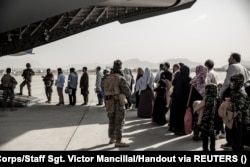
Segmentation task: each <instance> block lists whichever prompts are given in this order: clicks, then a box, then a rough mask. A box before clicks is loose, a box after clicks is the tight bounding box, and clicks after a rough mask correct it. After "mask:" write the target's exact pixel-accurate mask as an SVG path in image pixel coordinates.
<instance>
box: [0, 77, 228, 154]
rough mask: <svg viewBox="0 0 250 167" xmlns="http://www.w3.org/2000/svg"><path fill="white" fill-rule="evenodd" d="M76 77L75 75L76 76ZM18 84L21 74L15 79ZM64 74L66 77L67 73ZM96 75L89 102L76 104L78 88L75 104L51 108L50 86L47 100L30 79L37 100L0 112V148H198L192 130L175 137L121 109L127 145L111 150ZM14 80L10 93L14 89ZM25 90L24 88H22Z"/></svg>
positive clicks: (36, 80)
mask: <svg viewBox="0 0 250 167" xmlns="http://www.w3.org/2000/svg"><path fill="white" fill-rule="evenodd" d="M79 77H80V76H79ZM16 78H17V80H18V82H19V84H20V83H21V81H22V78H21V77H19V76H17V77H16ZM66 78H67V76H66ZM94 83H95V75H90V88H89V90H90V94H89V105H88V106H81V105H80V104H82V96H81V95H80V91H79V89H78V90H77V105H76V106H74V107H72V106H67V104H68V96H67V95H64V98H65V103H66V105H65V106H56V103H57V102H58V96H57V92H56V89H55V87H54V92H53V98H52V103H51V104H47V103H44V102H45V101H46V97H45V94H44V86H43V82H42V79H41V76H35V77H34V78H33V82H32V95H33V96H35V97H39V98H40V101H39V103H38V104H36V105H33V106H31V107H23V108H18V111H9V110H7V111H0V150H2V151H9V150H15V151H16V150H18V151H20V150H25V151H31V150H34V151H35V150H36V151H37V150H38V151H72V150H74V151H99V150H100V151H118V150H125V151H144V150H153V151H155V150H161V151H199V150H202V141H193V140H192V134H190V135H184V136H176V135H174V134H173V133H171V132H169V131H168V125H165V126H156V125H152V124H151V119H142V118H137V111H135V110H127V111H126V122H125V126H124V131H123V141H124V142H127V143H129V144H130V147H125V148H115V147H114V144H108V142H109V138H108V118H107V113H106V110H105V108H104V107H103V106H102V107H97V106H96V103H97V97H96V94H95V93H94V85H95V84H94ZM19 84H18V87H17V88H16V90H15V92H16V93H18V92H19ZM24 94H27V88H26V87H24ZM224 143H225V139H220V140H216V150H218V151H220V150H222V149H221V148H220V145H221V144H224Z"/></svg>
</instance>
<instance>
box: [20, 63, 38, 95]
mask: <svg viewBox="0 0 250 167" xmlns="http://www.w3.org/2000/svg"><path fill="white" fill-rule="evenodd" d="M33 75H35V72H34V71H33V70H32V69H31V65H30V63H27V64H26V69H25V70H23V74H22V76H23V79H24V81H23V82H22V83H21V85H20V93H19V95H23V87H24V86H25V85H26V84H27V87H28V94H29V96H31V81H32V76H33Z"/></svg>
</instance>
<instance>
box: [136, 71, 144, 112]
mask: <svg viewBox="0 0 250 167" xmlns="http://www.w3.org/2000/svg"><path fill="white" fill-rule="evenodd" d="M143 74H144V71H143V69H142V68H141V67H139V68H138V69H137V75H136V83H135V94H136V104H135V108H138V106H139V101H140V95H139V90H138V91H137V90H136V85H137V84H138V82H137V81H138V80H139V79H140V78H141V77H142V75H143Z"/></svg>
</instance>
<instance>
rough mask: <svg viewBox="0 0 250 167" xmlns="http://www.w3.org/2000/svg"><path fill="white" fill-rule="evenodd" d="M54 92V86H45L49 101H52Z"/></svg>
mask: <svg viewBox="0 0 250 167" xmlns="http://www.w3.org/2000/svg"><path fill="white" fill-rule="evenodd" d="M52 92H53V89H52V86H48V87H45V94H46V97H47V99H48V101H49V102H51V97H52Z"/></svg>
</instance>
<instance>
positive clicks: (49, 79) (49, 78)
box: [42, 68, 54, 103]
mask: <svg viewBox="0 0 250 167" xmlns="http://www.w3.org/2000/svg"><path fill="white" fill-rule="evenodd" d="M42 78H43V82H44V86H45V94H46V97H47V99H48V100H47V101H46V102H45V103H51V98H52V92H53V89H52V86H53V84H54V75H53V74H52V72H51V70H50V68H48V69H47V74H46V75H45V76H42Z"/></svg>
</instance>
